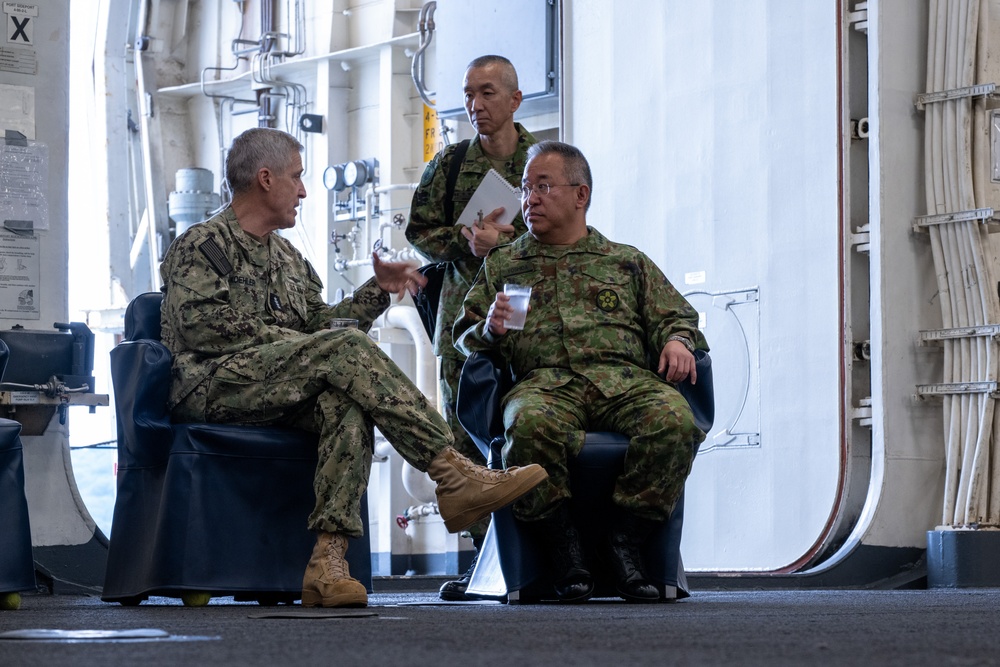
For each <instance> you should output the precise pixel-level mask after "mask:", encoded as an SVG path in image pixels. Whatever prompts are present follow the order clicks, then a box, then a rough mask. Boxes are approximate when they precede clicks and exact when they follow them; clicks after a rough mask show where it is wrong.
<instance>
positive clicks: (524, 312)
mask: <svg viewBox="0 0 1000 667" xmlns="http://www.w3.org/2000/svg"><path fill="white" fill-rule="evenodd" d="M503 293H504V294H506V295H507V297H508V298H509V299H510V307H511V308H513V309H514V313H513V314H512V315H511V316H510V317H509V318H507V320H505V321H504V323H503V325H504V327H506V328H508V329H513V330H515V331H520V330H522V329H524V319H525V318H526V317H527V316H528V301H530V300H531V288H530V287H524V286H523V285H510V284H508V285H504V286H503Z"/></svg>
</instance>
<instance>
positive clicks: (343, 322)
mask: <svg viewBox="0 0 1000 667" xmlns="http://www.w3.org/2000/svg"><path fill="white" fill-rule="evenodd" d="M330 328H331V329H357V328H358V321H357V320H354V319H351V318H349V317H335V318H333V319H332V320H330Z"/></svg>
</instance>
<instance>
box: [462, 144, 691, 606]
mask: <svg viewBox="0 0 1000 667" xmlns="http://www.w3.org/2000/svg"><path fill="white" fill-rule="evenodd" d="M592 188H593V181H592V178H591V174H590V167H589V165H588V164H587V160H586V158H584V156H583V154H582V153H580V151H579V150H578V149H576V148H574V147H573V146H569V145H567V144H563V143H559V142H554V141H543V142H542V143H540V144H536V145H535V146H532V147H531V149H529V150H528V164H527V167H526V169H525V172H524V177H523V179H522V200H521V202H522V203H521V210H522V213H523V214H524V220H525V222H526V223H527V225H528V233H527V234H525V235H523V236H521V237H520V238H518V239H517V240H516V241H514V242H513V243H511V244H509V245H505V246H501V247H499V248H496V249H495V250H493V251H492V252H491V253H490V254H489V255H488V256H487V257H486V261H485V262H484V264H483V269H482V271H481V272H480V273H479V276H478V278H477V279H476V282H475V284H474V285H473V287H472V289H471V290H470V291H469V293H468V295H467V296H466V298H465V308H464V314H463V315H462V317H461V318H460V319H459V320H458V321H457V322H456V324H455V329H454V331H455V337H456V339H457V345H458V347H459V349H461V350H462V351H463V352H465V353H466V354H471V353H472V352H474V351H476V350H487V349H493V350H498V351H499V352H501V353H502V355H503V356H504V357H505V359H506V360H507V361H508V362H509V363H510V364H511V367H512V370H513V372H514V377H515V378H516V379H517V384H515V386H514V388H513V389H512V390H511V391H510V392H509V393H508V394H507V395H506V396H505V397H504V398H503V415H504V426H505V429H506V440H507V442H506V445H505V447H504V452H503V455H504V462H505V464H508V465H509V464H522V463H529V462H531V463H539V464H541V465H542V467H544V468H545V469H546V470H547V471H548V473H549V478H548V480H547V481H546V482H543V483H542V484H541V485H539V486H538V487H537V488H536V489H535V490H534V491H532V492H530V493H528V494H527V495H525V496H524V497H523V498H521V499H520V500H518V501H517V502H516V503H514V515H515V517H516V518H517V519H519V520H521V521H523V522H524V523H525V524H526V527H527V528H528V530H529V531H530V532H531V533H532V534H533V535H535V536H536V539H537V540H538V541H539V542H541V543H542V544H543V546H544V547H545V550H546V553H547V554H548V556H549V557H550V561H551V566H552V569H553V573H554V575H555V576H554V578H555V582H556V585H555V592H556V595H557V597H558V598H559V599H560V600H562V601H564V602H578V601H583V600H586V599H588V598H589V597H590V596H591V595H592V594H593V590H594V582H593V577H592V576H591V574H590V570H589V566H588V564H587V563H585V562H584V559H583V555H582V550H581V546H580V541H579V535H578V532H577V530H576V528H575V526H574V525H573V523H572V521H571V520H570V514H569V508H568V505H567V500H568V499H569V497H570V490H569V480H568V472H567V459H568V458H569V457H571V456H575V455H576V454H577V453H579V451H580V448H581V447H582V446H583V440H584V435H585V433H586V431H617V432H619V433H623V434H625V435H627V436H628V437H629V438H630V443H629V449H628V455H627V457H626V460H625V468H624V471H623V472H622V474H621V475H619V476H618V479H617V481H616V485H615V490H614V494H613V496H612V500H613V503H614V507H615V515H614V520H613V528H612V532H611V534H610V535H609V536H608V544H607V555H608V557H609V561H610V562H611V564H612V565H613V566H614V573H615V575H616V578H617V589H618V593H619V595H621V597H623V598H624V599H626V600H629V601H633V602H654V601H657V600H658V599H659V592H658V591H657V589H656V587H655V586H654V585H653V584H652V583H650V582H649V581H648V580H647V579H646V575H645V573H644V571H643V566H642V562H641V557H640V553H641V548H642V546H643V544H644V543H645V541H646V539H647V538H648V536H649V535H650V534H652V532H653V531H654V530H655V529H656V528H657V526H658V525H660V524H661V523H662V522H663V521H665V520H666V519H667V518H668V517H669V516H670V512H671V510H672V509H673V507H674V504H675V503H676V502H677V499H678V497H679V495H680V493H681V491H682V489H683V486H684V481H685V479H686V478H687V475H688V473H689V472H690V470H691V463H692V460H693V456H694V454H693V448H692V444H693V443H697V442H701V441H702V440H704V438H705V434H704V433H702V432H701V430H699V429H698V427H697V426H696V425H695V423H694V418H693V416H692V414H691V409H690V407H689V406H688V404H687V401H686V400H685V399H684V398H683V397H682V396H681V395H680V393H678V392H677V390H676V389H675V388H674V387H673V386H672V385H671V384H670V383H676V382H680V381H681V380H684V379H686V378H688V377H689V376H690V379H691V381H692V382H694V381H696V380H697V377H696V372H695V360H694V355H693V354H692V353H693V351H694V350H695V349H696V348H701V349H707V348H708V346H707V344H706V343H705V339H704V337H703V336H702V334H701V332H700V331H699V330H698V315H697V313H696V311H695V310H694V309H693V308H692V307H691V305H690V304H688V302H687V301H686V300H685V299H684V298H683V297H682V296H681V295H680V294H679V293H678V292H677V290H675V289H674V287H673V286H672V285H671V284H670V282H669V281H668V280H667V279H666V277H665V276H664V275H663V273H662V272H661V271H660V270H659V268H657V266H656V265H655V264H654V263H653V262H652V261H651V260H650V259H649V258H648V257H646V255H644V254H643V253H642V252H640V251H638V250H637V249H635V248H633V247H631V246H627V245H623V244H619V243H612V242H611V241H608V240H607V239H606V238H605V237H604V236H603V235H602V234H601V233H600V232H598V231H597V230H596V229H594V228H592V227H588V226H587V221H586V212H587V208H588V207H589V205H590V194H591V191H592ZM508 283H513V284H517V285H526V286H530V287H531V305H530V310H529V311H528V315H527V320H526V322H525V326H524V330H522V331H515V330H509V329H507V327H506V326H505V321H506V320H507V319H508V318H509V317H510V315H511V313H512V309H511V306H510V303H509V299H508V298H507V296H506V295H505V294H504V293H503V289H504V285H505V284H508ZM650 359H653V360H655V361H654V362H653V366H654V369H651V368H650V362H649V360H650ZM657 373H660V374H663V375H664V376H665V380H664V379H662V378H661V377H659V376H658V375H657Z"/></svg>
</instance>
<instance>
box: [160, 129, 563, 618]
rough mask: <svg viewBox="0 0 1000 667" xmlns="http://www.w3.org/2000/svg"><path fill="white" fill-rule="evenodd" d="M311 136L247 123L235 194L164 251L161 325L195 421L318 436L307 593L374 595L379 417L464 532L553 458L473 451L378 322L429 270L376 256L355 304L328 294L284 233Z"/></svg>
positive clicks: (186, 413) (342, 600) (177, 400)
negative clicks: (504, 459) (371, 559)
mask: <svg viewBox="0 0 1000 667" xmlns="http://www.w3.org/2000/svg"><path fill="white" fill-rule="evenodd" d="M302 148H303V147H302V144H301V143H299V141H298V140H297V139H295V137H293V136H292V135H290V134H287V133H285V132H281V131H279V130H272V129H269V128H253V129H250V130H247V131H245V132H243V133H242V134H240V135H239V136H238V137H236V138H235V139H234V140H233V143H232V146H231V147H230V150H229V153H228V154H227V157H226V180H227V181H228V182H229V186H230V187H231V188H232V192H233V198H232V202H231V203H230V204H229V205H228V206H226V208H225V209H224V210H222V211H221V212H219V213H218V214H217V215H215V216H213V217H212V218H211V219H209V220H207V221H205V222H202V223H199V224H197V225H193V226H192V227H191V228H190V229H188V230H187V231H186V232H184V233H183V234H181V235H180V236H178V237H177V239H175V240H174V242H173V243H171V244H170V247H169V248H168V250H167V253H166V255H165V256H164V258H163V263H162V264H161V266H160V275H161V277H162V278H163V288H162V289H163V292H164V297H163V306H162V310H161V325H162V339H163V343H164V345H166V346H167V348H168V349H169V350H170V352H171V354H172V355H173V360H172V366H171V383H170V397H169V406H170V408H171V412H172V415H173V417H174V419H175V420H177V421H182V422H209V423H213V422H214V423H238V424H256V425H281V426H292V427H296V428H300V429H304V430H306V431H310V432H313V433H317V434H318V435H319V438H318V440H319V441H318V448H319V449H318V463H317V467H316V474H315V477H314V479H313V488H314V490H315V493H316V506H315V509H314V511H313V513H312V515H311V516H310V517H309V518H308V525H309V528H310V529H311V530H313V531H314V532H315V533H316V545H315V547H314V549H313V554H312V557H311V558H310V559H309V563H308V564H307V565H306V569H305V573H304V575H303V579H302V605H303V606H306V607H317V606H323V607H359V606H365V605H367V604H368V594H367V591H366V590H365V587H364V585H363V584H362V583H361V582H359V581H358V580H356V579H354V578H353V577H352V576H351V573H350V569H349V567H348V564H347V560H346V554H347V538H349V537H359V536H361V535H362V534H363V522H362V518H361V510H360V504H361V497H362V495H363V494H364V493H365V489H366V488H367V486H368V477H369V474H370V472H371V463H372V452H373V441H374V437H375V436H374V431H373V428H374V427H377V428H378V429H379V431H380V432H381V433H382V434H383V435H384V436H385V437H386V438H387V439H388V440H389V442H391V443H392V445H393V447H394V448H395V449H396V451H397V452H398V453H399V454H400V455H401V456H402V457H403V458H404V459H405V460H406V461H407V462H409V463H410V464H411V465H413V466H414V467H415V468H417V469H418V470H422V471H425V472H427V474H428V475H430V478H431V479H432V480H434V482H435V483H436V487H435V492H436V496H437V500H438V509H439V512H440V514H441V518H442V519H444V523H445V527H446V528H447V529H448V530H449V531H451V532H458V531H459V530H462V529H464V528H467V527H468V526H470V525H472V524H473V523H475V522H476V521H478V520H480V519H481V518H483V517H484V516H486V515H488V514H489V513H490V512H492V511H493V510H495V509H497V508H499V507H503V506H504V505H506V504H508V503H510V502H511V501H512V500H514V499H515V498H517V497H519V496H520V495H521V494H523V493H525V492H526V491H527V490H528V489H530V488H532V487H534V486H535V485H536V484H538V483H539V482H540V481H541V480H542V479H543V478H544V477H545V471H544V470H542V469H541V468H539V467H538V466H528V467H527V468H522V469H519V470H509V471H494V470H488V469H486V468H484V467H483V466H480V465H477V464H474V463H473V462H472V461H470V460H469V459H467V458H466V457H464V456H462V455H461V454H460V453H458V452H457V451H456V450H455V449H454V448H453V447H452V446H451V445H452V442H453V440H454V439H453V437H452V434H451V429H450V428H448V424H447V423H446V422H445V420H444V418H443V417H442V416H441V415H440V414H438V412H437V410H436V409H435V408H434V406H433V405H431V404H430V402H429V401H428V400H427V398H426V397H425V396H424V395H423V394H422V393H421V392H420V390H419V389H418V388H417V387H416V386H415V385H414V384H413V383H412V382H411V381H410V380H409V379H408V378H407V377H406V375H404V374H403V372H402V371H401V370H400V369H399V368H398V367H397V366H396V364H395V363H393V361H392V360H391V359H389V357H388V356H386V354H385V353H384V352H383V351H382V350H381V349H380V348H379V346H378V344H377V343H375V342H374V341H373V340H372V339H371V338H369V337H368V335H367V333H366V332H367V331H368V329H369V327H371V325H372V322H373V321H374V320H375V318H376V317H378V316H379V315H380V314H381V313H382V312H383V311H384V310H385V309H386V308H387V307H388V306H389V301H390V294H391V293H398V294H402V293H404V292H406V291H410V292H411V293H412V292H413V291H414V290H415V289H416V287H418V286H420V285H423V284H424V283H425V282H426V279H425V278H424V277H423V276H421V275H420V273H419V272H418V271H417V270H416V268H415V267H414V266H411V265H409V264H406V263H403V262H383V261H382V260H380V259H379V257H378V255H373V256H372V271H373V273H374V274H375V275H374V277H373V278H371V279H370V280H368V281H367V282H365V283H364V284H362V285H360V286H359V287H358V288H357V289H356V290H355V291H354V294H353V295H352V296H351V297H349V298H347V299H344V300H343V301H341V302H340V303H338V304H336V305H333V306H330V305H327V304H326V303H325V301H324V300H323V298H322V296H321V294H322V289H323V284H322V282H321V281H320V279H319V276H318V275H317V274H316V271H315V269H313V267H312V265H311V264H310V263H309V262H308V261H307V260H306V258H305V257H303V256H302V254H301V253H300V252H299V251H298V250H297V249H296V248H295V247H294V246H293V245H292V244H291V242H290V241H288V240H287V239H285V238H284V237H282V236H281V235H279V234H278V233H277V232H278V230H282V229H291V228H292V227H294V226H295V223H296V218H297V213H298V211H297V209H298V206H299V202H300V200H302V199H303V198H304V197H305V196H306V189H305V186H304V185H303V183H302V172H303V167H302V155H301V153H300V151H302ZM359 324H360V329H359V328H358V327H359ZM268 501H269V499H267V498H262V499H261V502H268ZM224 565H225V564H220V567H224Z"/></svg>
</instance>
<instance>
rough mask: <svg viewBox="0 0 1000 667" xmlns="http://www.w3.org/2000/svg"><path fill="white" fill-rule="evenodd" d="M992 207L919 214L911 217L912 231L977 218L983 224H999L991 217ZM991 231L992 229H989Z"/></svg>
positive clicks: (920, 230)
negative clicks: (936, 213)
mask: <svg viewBox="0 0 1000 667" xmlns="http://www.w3.org/2000/svg"><path fill="white" fill-rule="evenodd" d="M993 213H994V211H993V209H992V208H976V209H972V210H971V211H956V212H954V213H941V214H938V215H921V216H917V217H916V218H914V219H913V231H915V232H924V231H928V228H929V227H933V226H935V225H946V224H949V223H953V222H968V221H974V220H978V221H979V222H981V223H982V224H984V225H997V224H1000V219H997V218H994V217H993ZM990 231H993V230H990Z"/></svg>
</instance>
